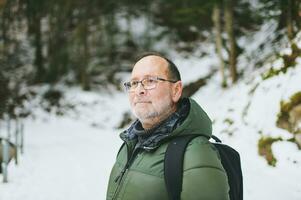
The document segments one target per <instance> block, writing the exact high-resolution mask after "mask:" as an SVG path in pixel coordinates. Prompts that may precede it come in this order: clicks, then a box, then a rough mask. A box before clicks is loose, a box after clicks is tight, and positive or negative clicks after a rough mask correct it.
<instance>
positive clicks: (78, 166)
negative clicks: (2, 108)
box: [0, 34, 301, 200]
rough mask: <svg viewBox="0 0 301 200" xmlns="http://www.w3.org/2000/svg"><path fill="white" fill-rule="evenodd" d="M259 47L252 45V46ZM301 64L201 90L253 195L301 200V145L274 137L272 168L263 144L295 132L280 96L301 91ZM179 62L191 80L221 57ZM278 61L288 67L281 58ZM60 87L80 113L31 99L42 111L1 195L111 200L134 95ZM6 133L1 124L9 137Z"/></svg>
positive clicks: (248, 199) (6, 198)
mask: <svg viewBox="0 0 301 200" xmlns="http://www.w3.org/2000/svg"><path fill="white" fill-rule="evenodd" d="M300 35H301V34H299V36H300ZM260 37H262V35H260ZM254 41H257V40H256V38H255V40H254ZM298 45H300V43H299V44H298ZM257 46H258V45H256V44H252V48H256V47H257ZM287 52H288V51H287V50H284V51H283V53H287ZM251 54H252V53H250V55H251ZM263 54H265V55H266V53H263ZM173 57H177V56H176V55H174V56H173ZM240 62H241V63H240V65H241V66H247V63H243V62H247V61H246V60H245V61H244V60H243V59H242V61H240ZM297 62H298V64H297V66H296V67H294V68H290V69H289V70H288V71H287V73H286V74H280V75H279V76H276V77H273V78H270V79H267V80H265V81H263V80H261V78H260V74H261V73H262V69H267V68H269V65H270V64H271V63H265V65H266V66H263V67H262V68H260V69H258V70H255V71H253V72H252V74H250V76H248V77H251V78H249V79H248V80H241V81H239V82H238V83H237V84H236V85H233V86H231V87H229V88H227V89H222V88H221V86H220V83H221V80H220V79H221V77H220V74H219V73H217V74H216V75H214V76H213V77H212V79H211V80H210V81H209V82H208V84H207V85H206V86H205V87H203V88H201V89H200V90H199V91H198V92H197V93H196V94H195V95H194V96H193V98H194V99H195V100H196V101H197V102H198V103H199V104H200V105H201V106H202V107H203V108H204V110H205V111H206V112H207V113H208V115H209V116H210V118H211V119H212V120H213V121H214V124H213V132H214V134H215V135H217V136H218V137H219V138H221V139H222V140H223V142H224V143H226V144H229V145H231V146H232V147H234V148H235V149H237V150H238V151H239V153H240V155H241V161H242V170H243V176H244V199H245V200H254V199H258V200H260V199H262V200H264V199H274V200H282V199H289V200H300V199H301V182H300V180H301V173H300V170H301V151H300V150H298V148H297V146H296V145H295V144H293V143H291V142H286V141H279V142H276V143H274V144H273V146H272V150H273V152H274V155H275V157H276V158H277V164H276V167H271V166H269V165H268V164H267V162H266V160H265V159H264V158H263V157H261V156H259V155H258V149H257V144H258V140H259V138H260V137H261V136H262V135H269V136H272V137H278V136H281V137H283V138H284V139H288V138H290V137H291V136H292V135H291V134H290V133H288V132H287V131H285V130H282V129H279V128H277V127H276V125H275V124H276V117H277V113H278V112H279V105H280V101H281V100H288V99H289V97H290V96H291V95H292V94H294V93H295V92H297V91H301V78H300V77H301V60H300V58H299V59H298V60H297ZM175 63H176V64H177V65H178V66H179V68H180V72H181V73H182V77H183V81H184V84H187V83H189V82H191V81H194V80H197V79H198V78H199V77H203V76H205V75H206V74H207V73H209V70H208V67H206V66H211V65H214V64H216V63H217V60H216V58H214V57H210V60H208V58H206V59H205V58H196V57H195V58H192V59H184V58H180V57H178V58H177V59H176V60H175ZM273 63H274V64H275V65H279V64H280V65H281V60H279V59H278V60H276V59H275V60H274V61H273ZM249 71H250V70H249ZM254 88H256V90H253V89H254ZM57 89H59V90H62V91H64V93H65V97H66V101H67V102H69V103H71V104H73V105H77V106H76V109H75V111H74V112H72V111H69V112H68V113H67V114H66V115H65V116H55V115H53V114H50V115H49V114H46V113H45V112H44V111H42V110H41V109H39V108H38V107H37V106H35V104H38V103H39V99H36V100H35V101H33V102H31V104H33V106H32V105H27V106H29V107H30V109H34V112H35V114H36V117H35V119H34V118H28V119H26V120H25V121H24V123H25V147H24V154H23V155H21V157H20V161H19V165H17V166H16V165H15V164H14V163H13V162H12V163H10V165H9V177H8V179H9V182H8V183H2V182H0V200H20V199H22V200H68V199H72V200H83V199H89V200H93V199H95V200H101V199H105V196H106V187H107V182H108V178H109V174H110V170H111V167H112V165H113V163H114V160H115V157H116V154H117V151H118V149H119V146H120V145H121V140H120V138H119V136H118V135H119V133H120V132H121V131H122V130H119V129H117V128H116V127H118V125H119V123H120V121H121V119H122V115H123V113H125V112H128V111H129V109H130V107H129V105H128V100H127V94H126V93H124V92H120V91H114V90H113V91H111V92H107V91H95V92H83V91H81V90H80V89H79V88H66V87H64V86H59V87H58V88H57ZM40 90H41V91H45V88H44V87H40ZM0 125H1V124H0ZM2 125H3V124H2ZM5 131H6V130H5V128H4V126H0V132H1V133H2V135H5V134H3V133H5ZM0 180H2V175H0Z"/></svg>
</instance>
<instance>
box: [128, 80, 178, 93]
mask: <svg viewBox="0 0 301 200" xmlns="http://www.w3.org/2000/svg"><path fill="white" fill-rule="evenodd" d="M159 81H168V82H171V83H176V82H177V81H174V80H167V79H163V78H159V77H147V78H144V79H142V80H141V81H137V80H132V81H129V82H125V83H124V84H123V85H124V87H125V89H126V91H128V92H133V91H135V89H136V88H137V87H138V85H139V83H141V85H142V87H143V88H144V89H145V90H152V89H154V88H156V87H157V83H158V82H159Z"/></svg>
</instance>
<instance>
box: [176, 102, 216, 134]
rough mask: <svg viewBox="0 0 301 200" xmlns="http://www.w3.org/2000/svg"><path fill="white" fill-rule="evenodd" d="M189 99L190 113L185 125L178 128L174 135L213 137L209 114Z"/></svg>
mask: <svg viewBox="0 0 301 200" xmlns="http://www.w3.org/2000/svg"><path fill="white" fill-rule="evenodd" d="M188 99H189V104H190V108H189V113H188V116H187V117H186V119H185V120H184V121H183V123H182V124H181V125H180V126H179V127H177V128H176V129H175V130H174V131H173V134H172V135H179V134H181V135H182V134H199V135H205V136H208V137H211V135H212V122H211V120H210V118H209V117H208V115H207V113H206V112H205V111H204V110H203V109H202V107H201V106H200V105H199V104H198V103H197V102H196V101H195V100H193V99H191V98H188Z"/></svg>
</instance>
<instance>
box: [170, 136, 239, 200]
mask: <svg viewBox="0 0 301 200" xmlns="http://www.w3.org/2000/svg"><path fill="white" fill-rule="evenodd" d="M198 136H200V135H196V134H195V135H183V136H179V137H176V138H174V139H172V140H171V141H170V143H169V144H168V147H167V150H166V154H165V158H164V178H165V185H166V188H167V192H168V197H169V199H170V200H180V197H181V191H182V178H183V177H182V176H183V159H184V153H185V150H186V147H187V145H188V143H189V142H190V141H191V140H192V139H193V138H195V137H198ZM203 136H205V135H203ZM205 137H207V138H208V136H205ZM211 138H212V139H214V140H215V142H212V144H213V145H214V146H215V147H216V149H217V150H218V151H219V154H220V157H221V162H222V165H223V167H224V169H225V171H226V173H227V176H228V184H229V186H230V191H229V196H230V199H231V200H242V199H243V180H242V171H241V165H240V156H239V153H238V152H237V151H236V150H234V149H233V148H231V147H230V146H227V145H225V144H222V143H221V140H220V139H218V138H217V137H216V136H212V137H211ZM175 166H176V167H175ZM200 189H201V188H200Z"/></svg>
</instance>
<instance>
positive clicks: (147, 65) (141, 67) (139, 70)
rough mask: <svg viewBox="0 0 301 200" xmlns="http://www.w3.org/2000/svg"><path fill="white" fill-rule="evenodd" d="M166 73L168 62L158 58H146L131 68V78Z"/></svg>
mask: <svg viewBox="0 0 301 200" xmlns="http://www.w3.org/2000/svg"><path fill="white" fill-rule="evenodd" d="M167 72H168V62H167V61H166V60H165V59H164V58H162V57H160V56H153V55H151V56H147V57H144V58H142V59H140V60H139V61H138V62H137V63H136V64H135V65H134V67H133V70H132V78H135V77H136V76H154V75H165V74H166V73H167Z"/></svg>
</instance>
